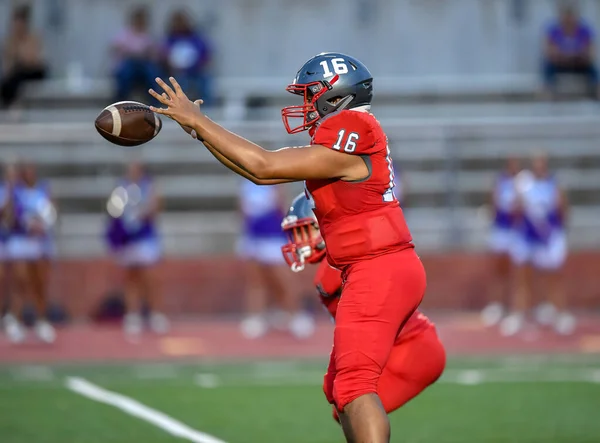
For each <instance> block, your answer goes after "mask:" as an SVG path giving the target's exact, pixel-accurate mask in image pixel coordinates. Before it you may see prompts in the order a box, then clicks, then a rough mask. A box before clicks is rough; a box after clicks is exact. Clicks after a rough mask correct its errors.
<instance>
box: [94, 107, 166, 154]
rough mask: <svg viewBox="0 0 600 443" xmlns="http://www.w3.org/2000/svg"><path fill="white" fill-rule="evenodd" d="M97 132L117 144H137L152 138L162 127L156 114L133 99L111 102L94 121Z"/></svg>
mask: <svg viewBox="0 0 600 443" xmlns="http://www.w3.org/2000/svg"><path fill="white" fill-rule="evenodd" d="M95 125H96V130H97V131H98V133H99V134H100V135H101V136H102V137H104V138H105V139H106V140H108V141H109V142H111V143H114V144H115V145H119V146H138V145H141V144H143V143H146V142H148V141H150V140H152V139H153V138H154V137H156V136H157V135H158V133H159V132H160V130H161V128H162V121H161V120H160V117H159V116H158V114H156V113H154V112H152V110H151V109H150V107H149V106H147V105H145V104H143V103H139V102H133V101H124V102H117V103H113V104H112V105H110V106H107V107H106V108H104V109H103V110H102V112H101V113H100V115H99V116H98V117H97V118H96V121H95Z"/></svg>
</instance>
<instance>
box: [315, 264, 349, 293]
mask: <svg viewBox="0 0 600 443" xmlns="http://www.w3.org/2000/svg"><path fill="white" fill-rule="evenodd" d="M314 283H315V286H316V287H317V290H318V291H319V293H320V294H321V295H322V296H323V297H326V298H327V297H336V296H337V295H339V294H338V292H339V291H340V290H341V289H342V272H341V271H339V270H337V269H335V268H332V267H331V266H329V263H327V260H323V261H322V262H321V263H320V264H319V269H317V273H316V275H315V280H314Z"/></svg>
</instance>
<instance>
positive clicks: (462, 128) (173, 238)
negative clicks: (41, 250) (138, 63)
mask: <svg viewBox="0 0 600 443" xmlns="http://www.w3.org/2000/svg"><path fill="white" fill-rule="evenodd" d="M376 87H377V86H376ZM379 94H380V96H381V95H383V97H381V105H379V106H377V107H376V108H375V112H376V113H377V114H378V116H379V115H381V118H380V120H381V123H382V124H383V126H384V128H385V129H386V131H387V132H388V136H389V139H390V144H391V148H392V151H393V157H394V160H395V163H396V167H397V168H398V169H399V171H400V173H401V174H403V175H404V176H405V178H406V182H407V185H408V201H407V209H406V213H407V217H408V221H409V224H410V225H411V228H412V230H413V231H414V236H415V238H416V241H417V244H418V245H419V247H420V248H421V249H422V250H427V249H430V250H431V249H435V250H442V249H445V248H466V249H481V248H483V247H484V246H485V235H486V227H487V223H488V220H487V214H486V211H485V209H484V205H485V204H486V202H487V194H488V192H489V188H490V185H491V183H492V179H493V177H494V174H495V172H496V171H497V169H498V168H499V167H500V166H501V164H502V161H503V158H504V157H505V156H506V155H508V154H509V153H512V154H517V155H521V156H523V155H525V156H526V155H528V153H529V152H531V151H532V150H534V149H536V148H544V149H547V150H548V151H549V153H550V155H551V158H552V164H553V166H555V167H556V168H557V170H558V173H559V177H560V179H561V181H562V183H563V184H564V186H565V187H566V188H567V189H568V191H569V196H570V198H571V200H572V203H573V205H574V208H573V211H572V221H571V222H570V227H571V229H570V235H571V240H572V243H573V244H574V245H575V246H578V247H597V246H600V233H599V231H598V230H597V229H596V227H597V226H598V222H597V220H598V219H599V217H600V210H598V209H597V208H598V203H600V193H599V192H598V191H600V150H599V149H598V146H597V140H598V137H599V136H600V118H599V117H598V116H597V105H596V104H595V103H591V102H587V101H585V100H582V101H576V102H564V103H543V102H537V101H534V100H531V99H530V100H529V101H522V100H517V99H511V98H510V97H505V98H504V100H503V101H499V100H498V99H495V100H494V99H486V100H483V99H482V98H481V97H480V100H479V101H471V102H470V103H469V102H468V101H465V100H459V101H458V102H452V100H442V97H440V100H438V101H437V102H434V103H431V102H428V101H426V100H423V101H421V102H415V101H414V100H413V101H408V102H407V103H406V104H401V105H394V104H393V103H394V99H393V98H391V97H390V96H389V95H387V94H384V93H381V92H380V93H379ZM398 95H399V97H400V99H399V101H400V103H402V95H401V93H399V92H398ZM104 100H106V97H105V98H104ZM265 103H267V104H266V105H264V106H262V107H259V108H256V109H250V110H249V111H248V109H247V108H245V111H246V112H244V113H243V114H242V116H243V117H240V115H236V116H235V118H233V117H232V116H231V115H227V112H226V111H225V109H226V108H225V106H219V107H216V108H213V109H211V110H209V111H208V112H209V114H210V115H211V116H212V117H213V118H216V119H218V120H220V121H222V122H223V123H224V124H225V125H226V126H227V127H228V128H230V129H232V130H234V131H239V132H240V133H241V134H242V135H244V136H246V137H248V138H250V139H252V140H253V141H256V142H258V143H261V144H263V145H264V146H266V147H268V148H274V147H279V146H285V145H296V144H301V143H304V142H305V141H306V140H305V139H304V137H303V136H302V135H300V136H288V135H287V134H286V133H285V131H284V129H283V126H282V125H281V122H280V119H279V106H278V105H276V104H273V103H269V102H268V100H267V101H266V102H265ZM98 109H99V108H96V107H90V106H89V105H88V106H85V107H81V106H80V107H76V106H74V105H72V106H65V107H57V108H54V107H51V109H46V110H44V107H43V106H33V107H32V108H31V109H28V110H26V111H25V113H24V115H23V116H22V122H21V123H4V124H2V125H1V126H0V155H1V156H2V158H3V159H10V158H12V157H14V156H19V157H22V158H27V159H31V160H35V161H36V162H37V163H38V164H39V165H40V173H41V174H42V175H43V176H46V177H48V178H50V179H51V182H52V187H53V190H54V193H55V195H56V197H57V199H58V204H59V208H60V212H61V214H62V217H61V223H60V228H59V229H60V243H59V247H60V251H61V254H63V255H64V256H94V255H101V254H103V253H104V248H103V246H102V241H101V234H102V230H103V223H104V217H105V216H106V215H105V209H104V208H105V203H106V198H107V197H108V195H109V194H110V192H111V190H112V188H113V187H114V185H115V182H116V180H117V177H118V176H119V174H120V173H121V172H122V165H123V164H124V163H125V162H126V161H127V160H129V159H132V158H134V157H135V158H139V159H141V160H143V161H144V162H145V163H146V164H147V165H148V167H149V170H150V172H151V173H152V174H154V175H155V176H156V177H157V180H158V184H159V187H160V190H161V192H162V194H163V196H164V198H165V202H166V214H165V215H164V216H163V218H162V230H163V232H164V234H165V243H166V247H167V251H168V252H169V253H171V254H177V255H189V254H197V253H219V252H228V251H231V250H232V247H233V244H234V242H235V239H236V235H237V232H238V224H237V223H238V221H237V217H236V195H237V186H238V181H237V180H238V179H237V177H236V176H235V175H234V174H231V173H229V171H227V170H226V169H224V168H223V167H222V166H220V165H219V164H218V163H217V162H216V161H215V160H214V159H213V158H212V157H211V155H210V154H209V153H208V152H207V151H206V150H204V149H203V148H202V147H201V146H197V145H195V142H193V141H192V140H190V139H189V138H188V137H187V136H186V134H184V133H183V132H182V131H181V130H180V129H179V128H178V127H177V126H176V125H175V124H173V123H171V122H166V124H165V128H164V130H163V132H162V133H161V134H160V136H159V137H158V138H157V139H156V140H154V141H152V142H151V143H150V144H148V145H146V146H144V147H143V148H141V149H133V150H132V149H129V150H128V149H122V148H118V147H115V146H112V145H110V144H109V143H108V142H106V141H104V140H103V139H102V138H101V137H99V136H98V135H97V134H96V132H95V130H94V128H93V120H94V117H95V116H96V115H97V113H98ZM244 117H245V118H244Z"/></svg>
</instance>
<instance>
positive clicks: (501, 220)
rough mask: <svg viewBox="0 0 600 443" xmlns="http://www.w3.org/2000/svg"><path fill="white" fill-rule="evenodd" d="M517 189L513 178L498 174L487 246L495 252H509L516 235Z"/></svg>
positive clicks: (513, 244)
mask: <svg viewBox="0 0 600 443" xmlns="http://www.w3.org/2000/svg"><path fill="white" fill-rule="evenodd" d="M516 207H517V190H516V188H515V178H514V177H513V176H511V175H508V174H506V173H502V174H500V176H499V177H498V179H497V180H496V185H495V187H494V219H493V221H492V227H491V232H490V237H489V242H488V245H489V248H490V250H491V251H492V252H495V253H497V254H502V253H504V254H509V253H510V252H511V248H514V246H515V242H516V235H517V231H516V228H517V222H518V219H517V215H516Z"/></svg>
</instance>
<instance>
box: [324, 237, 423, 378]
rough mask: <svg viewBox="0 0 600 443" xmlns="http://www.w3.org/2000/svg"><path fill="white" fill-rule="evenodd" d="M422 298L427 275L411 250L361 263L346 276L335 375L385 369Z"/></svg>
mask: <svg viewBox="0 0 600 443" xmlns="http://www.w3.org/2000/svg"><path fill="white" fill-rule="evenodd" d="M424 292H425V271H424V269H423V265H422V263H421V261H420V260H419V258H418V256H417V255H416V253H415V252H414V250H412V249H410V250H405V251H401V252H398V253H394V254H388V255H385V256H381V257H377V258H374V259H371V260H365V261H363V262H359V263H357V264H354V265H352V266H351V268H350V269H349V270H348V272H347V275H346V282H345V284H344V288H343V292H342V297H341V298H340V302H339V305H338V310H337V315H336V327H335V331H334V346H335V352H336V368H337V372H338V375H339V374H340V373H342V372H344V371H348V370H354V369H357V367H360V366H361V365H363V366H369V367H370V368H371V369H373V370H374V369H375V367H378V368H379V369H378V372H379V373H381V370H382V369H383V367H384V366H385V364H386V361H387V358H388V356H389V353H390V351H391V349H392V346H393V344H394V341H395V338H396V336H397V334H398V331H399V330H400V328H401V327H402V325H403V324H404V322H405V321H406V319H408V317H409V316H410V315H411V314H412V313H413V312H414V311H415V309H416V308H417V307H418V305H419V303H420V302H421V299H422V298H423V294H424Z"/></svg>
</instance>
